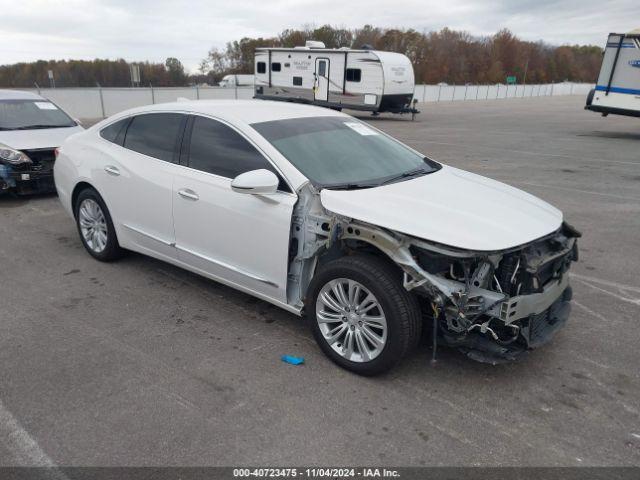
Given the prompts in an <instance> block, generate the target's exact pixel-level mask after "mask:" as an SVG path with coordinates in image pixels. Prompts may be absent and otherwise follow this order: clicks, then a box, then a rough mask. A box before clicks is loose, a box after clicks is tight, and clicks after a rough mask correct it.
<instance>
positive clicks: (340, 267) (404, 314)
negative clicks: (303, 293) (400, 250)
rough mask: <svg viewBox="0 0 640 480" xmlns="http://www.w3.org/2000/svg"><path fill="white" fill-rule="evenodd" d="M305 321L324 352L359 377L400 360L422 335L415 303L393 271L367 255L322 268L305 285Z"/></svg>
mask: <svg viewBox="0 0 640 480" xmlns="http://www.w3.org/2000/svg"><path fill="white" fill-rule="evenodd" d="M306 312H307V317H308V320H309V323H310V326H311V329H312V332H313V335H314V337H315V339H316V341H317V342H318V344H319V346H320V348H321V349H322V350H323V352H324V353H325V354H326V355H327V356H328V357H329V358H330V359H331V360H333V361H334V362H335V363H337V364H338V365H340V366H341V367H343V368H346V369H347V370H350V371H352V372H355V373H358V374H361V375H376V374H379V373H382V372H384V371H386V370H389V369H390V368H392V367H393V366H394V365H396V364H397V363H398V362H399V361H400V360H402V359H403V358H404V357H405V356H406V355H407V354H408V353H409V352H410V350H411V348H412V347H414V346H415V344H416V342H417V340H418V339H419V337H420V332H421V327H422V320H421V315H420V307H419V305H418V303H417V300H416V299H415V297H414V296H413V295H411V294H410V293H409V292H407V290H405V288H404V287H403V286H402V283H401V276H400V274H399V272H398V271H397V269H395V267H394V266H393V264H391V263H390V262H387V261H385V260H383V259H381V258H378V257H374V256H369V255H357V256H350V257H343V258H340V259H337V260H334V261H332V262H329V263H327V264H326V265H324V266H323V267H322V268H321V269H320V270H319V271H318V273H317V274H316V276H315V277H314V279H313V281H312V282H311V285H310V286H309V295H308V297H307V303H306Z"/></svg>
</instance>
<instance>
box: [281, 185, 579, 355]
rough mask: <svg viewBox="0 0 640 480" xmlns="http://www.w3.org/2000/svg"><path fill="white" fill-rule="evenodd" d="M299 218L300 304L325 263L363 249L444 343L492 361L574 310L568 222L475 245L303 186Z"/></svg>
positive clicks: (543, 337) (572, 235) (522, 347)
mask: <svg viewBox="0 0 640 480" xmlns="http://www.w3.org/2000/svg"><path fill="white" fill-rule="evenodd" d="M298 194H299V201H298V203H297V205H296V208H295V210H294V215H293V222H292V228H291V241H290V255H289V260H290V261H289V277H288V285H287V296H288V302H289V304H290V305H295V306H298V307H300V308H302V305H303V304H304V297H305V292H306V289H307V287H308V285H309V282H310V280H311V278H312V276H313V274H314V272H315V270H316V268H317V266H318V265H320V264H322V263H323V262H326V261H329V260H331V259H333V258H336V257H338V256H341V255H349V254H354V253H358V252H368V253H373V254H378V255H379V254H383V255H384V256H386V257H388V258H389V259H390V260H391V261H393V262H394V263H395V264H396V265H397V266H398V267H399V270H400V271H401V274H402V275H403V285H404V287H405V288H406V289H407V290H409V291H412V292H415V293H416V294H417V295H418V296H419V298H420V299H421V303H422V305H423V311H424V314H425V317H426V318H428V319H430V320H431V325H432V327H433V328H432V332H433V336H432V338H433V341H434V355H435V350H436V347H437V345H440V344H442V345H447V346H450V347H455V348H458V349H459V350H460V351H462V352H463V353H464V354H466V355H467V356H468V357H470V358H472V359H474V360H477V361H481V362H486V363H492V364H495V363H501V362H505V361H511V360H515V359H517V358H518V357H519V356H520V355H521V354H523V353H525V352H526V351H527V350H528V349H532V348H536V347H538V346H540V345H543V344H545V343H547V342H548V341H549V340H550V339H551V338H552V337H553V335H554V334H555V332H556V331H558V330H559V329H560V328H561V327H562V326H563V325H564V324H565V322H566V320H567V318H568V316H569V313H570V309H571V307H570V303H569V302H570V300H571V287H570V286H569V276H568V270H569V268H570V265H571V263H572V262H574V261H577V260H578V246H577V238H579V237H580V236H581V234H580V233H579V232H578V231H577V230H575V229H574V228H573V227H571V226H570V225H568V224H567V223H563V224H562V226H561V227H560V228H559V229H558V230H557V231H555V232H552V233H550V234H549V235H547V236H545V237H543V238H539V239H535V240H533V241H532V242H531V243H528V244H525V245H520V246H517V247H514V248H512V249H508V250H503V251H495V252H485V251H482V252H478V251H468V250H463V249H458V248H453V247H448V246H445V245H440V244H436V243H432V242H429V241H427V240H422V239H418V238H415V237H411V236H408V235H405V234H401V233H398V232H393V231H389V230H386V229H383V228H380V227H378V226H374V225H370V224H367V223H364V222H360V221H357V220H354V219H351V218H346V217H343V216H339V215H335V214H333V213H331V212H328V211H327V210H325V209H324V208H323V207H322V205H321V203H320V200H319V196H318V194H317V192H316V191H315V190H314V189H313V187H312V186H311V185H305V186H304V187H303V188H302V189H301V190H300V191H299V192H298Z"/></svg>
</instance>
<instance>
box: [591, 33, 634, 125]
mask: <svg viewBox="0 0 640 480" xmlns="http://www.w3.org/2000/svg"><path fill="white" fill-rule="evenodd" d="M585 108H586V109H587V110H592V111H594V112H600V113H602V115H603V116H607V115H609V114H610V113H613V114H616V115H628V116H632V117H640V29H638V30H634V31H633V32H630V33H612V34H610V35H609V39H608V40H607V47H606V49H605V51H604V57H603V58H602V67H601V69H600V75H599V77H598V83H597V85H596V88H595V89H593V90H591V92H590V93H589V96H588V97H587V105H586V107H585Z"/></svg>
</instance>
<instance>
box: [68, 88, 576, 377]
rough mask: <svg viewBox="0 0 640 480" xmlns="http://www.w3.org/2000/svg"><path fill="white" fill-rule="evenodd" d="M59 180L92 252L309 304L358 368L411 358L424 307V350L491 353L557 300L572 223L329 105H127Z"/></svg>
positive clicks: (538, 332) (90, 135)
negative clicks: (429, 346)
mask: <svg viewBox="0 0 640 480" xmlns="http://www.w3.org/2000/svg"><path fill="white" fill-rule="evenodd" d="M55 180H56V186H57V189H58V194H59V196H60V201H61V202H62V205H63V206H64V208H65V209H66V210H67V211H68V213H69V215H71V216H72V217H73V218H74V219H75V221H76V223H77V227H78V231H79V234H80V238H81V240H82V243H83V244H84V246H85V247H86V249H87V251H88V252H89V253H90V254H91V255H92V256H93V257H95V258H97V259H98V260H104V261H108V260H113V259H115V258H117V257H118V256H119V255H120V254H121V252H122V249H128V250H134V251H137V252H141V253H144V254H147V255H150V256H153V257H156V258H159V259H161V260H164V261H167V262H170V263H172V264H175V265H178V266H180V267H183V268H186V269H188V270H191V271H193V272H196V273H198V274H200V275H203V276H206V277H209V278H211V279H214V280H216V281H219V282H221V283H224V284H226V285H230V286H231V287H234V288H237V289H239V290H242V291H244V292H246V293H248V294H251V295H254V296H256V297H258V298H261V299H263V300H266V301H267V302H271V303H273V304H275V305H277V306H279V307H282V308H284V309H286V310H288V311H290V312H293V313H295V314H297V315H303V314H306V316H307V318H308V319H309V321H310V322H309V323H310V326H311V329H312V331H313V334H314V336H315V338H316V340H317V341H318V344H319V345H320V347H321V348H322V350H323V351H324V352H325V354H327V355H328V356H329V357H330V358H331V359H332V360H333V361H334V362H336V363H337V364H339V365H340V366H342V367H345V368H347V369H349V370H352V371H354V372H357V373H360V374H368V375H372V374H376V373H380V372H382V371H385V370H387V369H389V368H390V367H392V366H393V365H394V364H396V363H397V362H398V361H399V360H401V359H402V358H403V357H405V356H406V355H407V353H408V352H409V351H410V350H411V348H412V347H414V346H415V345H416V344H417V343H418V340H419V339H420V337H421V331H422V326H423V321H424V320H426V321H427V322H428V323H427V324H428V325H430V326H431V328H432V329H433V333H434V334H435V335H434V336H433V339H434V347H435V343H436V342H437V343H438V344H444V345H449V346H454V347H456V348H458V349H460V350H461V351H463V352H464V353H465V354H467V355H468V356H469V357H471V358H474V359H476V360H481V361H485V362H490V363H496V362H501V361H506V360H512V359H515V358H517V357H518V356H519V355H520V354H521V353H523V352H525V351H526V350H528V349H530V348H533V347H536V346H539V345H541V344H543V343H545V342H546V341H548V340H549V339H550V338H551V336H552V335H553V333H555V332H556V331H557V330H558V328H560V327H561V326H562V325H563V324H564V323H565V321H566V319H567V317H568V314H569V310H570V304H569V300H570V298H571V288H570V287H569V278H568V273H567V270H568V268H569V266H570V264H571V262H572V261H574V260H576V259H577V243H576V238H577V237H578V236H579V235H580V234H579V233H578V232H577V231H576V230H574V229H573V228H572V227H570V226H569V225H568V224H566V223H564V222H563V218H562V213H561V212H560V211H558V210H556V209H555V208H554V207H552V206H551V205H549V204H547V203H545V202H543V201H541V200H539V199H537V198H535V197H533V196H531V195H529V194H527V193H525V192H522V191H520V190H517V189H515V188H512V187H509V186H507V185H504V184H502V183H499V182H496V181H493V180H489V179H487V178H484V177H481V176H478V175H474V174H472V173H468V172H465V171H462V170H458V169H456V168H452V167H448V166H446V165H442V164H439V163H436V162H434V161H432V160H430V159H428V158H426V157H425V156H424V155H422V154H420V153H418V152H416V151H415V150H413V149H411V148H409V147H407V146H405V145H403V144H401V143H400V142H398V141H396V140H394V139H393V138H391V137H389V136H388V135H386V134H384V133H383V132H381V131H379V130H377V129H375V128H373V127H371V126H369V125H367V124H365V123H363V122H360V121H358V120H356V119H354V118H353V117H350V116H348V115H345V114H341V113H338V112H335V111H332V110H329V109H323V108H319V107H313V106H304V105H297V104H287V103H283V102H268V101H261V100H249V101H224V100H222V101H199V102H184V103H182V102H181V103H174V104H164V105H153V106H148V107H142V108H137V109H134V110H129V111H126V112H123V113H121V114H119V115H116V116H114V117H112V118H109V119H107V120H105V121H103V122H101V123H99V124H97V125H95V126H93V127H92V128H89V129H88V130H86V131H85V132H84V133H82V134H79V135H76V136H74V137H73V138H70V139H69V140H68V141H67V142H65V143H64V145H63V146H62V148H61V150H60V153H59V156H58V160H57V162H56V165H55ZM423 319H424V320H423ZM429 320H431V321H429Z"/></svg>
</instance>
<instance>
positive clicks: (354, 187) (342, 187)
mask: <svg viewBox="0 0 640 480" xmlns="http://www.w3.org/2000/svg"><path fill="white" fill-rule="evenodd" d="M377 186H378V185H377V184H375V185H373V184H371V183H342V184H339V185H325V186H324V187H323V188H326V189H327V190H360V189H362V188H373V187H377Z"/></svg>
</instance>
